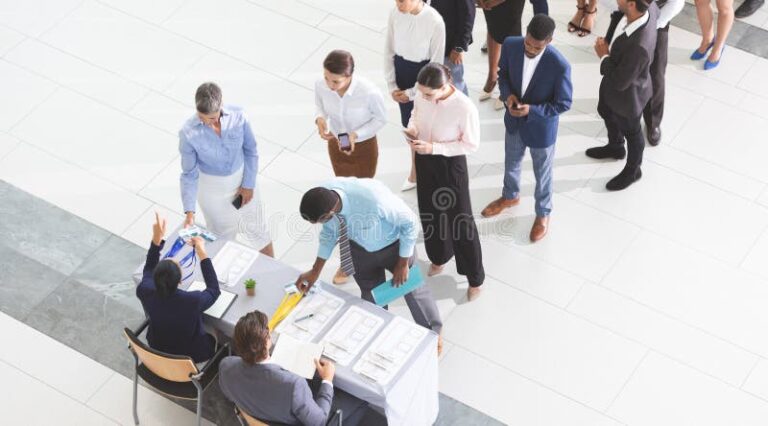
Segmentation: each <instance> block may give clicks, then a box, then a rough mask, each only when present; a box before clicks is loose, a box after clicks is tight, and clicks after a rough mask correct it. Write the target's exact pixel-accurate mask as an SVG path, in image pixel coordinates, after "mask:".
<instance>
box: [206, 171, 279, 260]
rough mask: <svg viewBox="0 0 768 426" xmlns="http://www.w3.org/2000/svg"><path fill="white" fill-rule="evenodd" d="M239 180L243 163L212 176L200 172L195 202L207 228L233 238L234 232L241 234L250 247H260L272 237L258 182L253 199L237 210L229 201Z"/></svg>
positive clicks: (258, 248) (235, 190)
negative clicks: (224, 174)
mask: <svg viewBox="0 0 768 426" xmlns="http://www.w3.org/2000/svg"><path fill="white" fill-rule="evenodd" d="M242 182H243V169H242V167H241V168H240V170H238V171H236V172H234V173H232V174H231V175H229V176H214V175H207V174H205V173H202V172H201V173H200V177H199V180H198V183H197V202H198V203H199V204H200V210H202V212H203V216H204V217H205V223H206V225H207V227H208V230H210V231H211V232H213V233H214V234H215V235H217V236H219V237H221V238H227V239H235V236H236V235H237V234H243V235H244V236H245V237H246V239H247V240H248V241H249V242H250V245H251V246H252V247H253V248H255V249H257V250H261V249H262V248H264V246H266V245H267V244H269V243H270V242H271V241H272V239H271V238H270V236H269V229H268V228H267V220H266V214H265V212H264V209H263V207H262V205H261V197H260V196H259V188H258V183H257V185H256V187H255V188H253V199H252V200H251V202H250V203H248V204H246V205H244V206H242V207H241V208H240V210H238V209H236V208H235V206H233V205H232V201H233V200H234V199H235V196H236V195H237V191H238V190H239V189H240V185H241V184H242Z"/></svg>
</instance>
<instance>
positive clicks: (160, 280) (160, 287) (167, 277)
mask: <svg viewBox="0 0 768 426" xmlns="http://www.w3.org/2000/svg"><path fill="white" fill-rule="evenodd" d="M152 278H154V280H155V289H157V294H159V295H160V297H161V298H163V299H165V298H166V297H168V296H170V295H172V294H173V293H174V292H175V291H176V289H177V288H179V283H180V282H181V268H179V265H178V264H177V263H176V262H174V261H173V260H171V259H163V260H161V261H160V262H158V264H157V266H155V270H154V271H153V272H152Z"/></svg>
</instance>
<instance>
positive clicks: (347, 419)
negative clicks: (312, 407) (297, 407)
mask: <svg viewBox="0 0 768 426" xmlns="http://www.w3.org/2000/svg"><path fill="white" fill-rule="evenodd" d="M307 382H308V383H309V388H310V389H311V390H312V395H313V396H316V395H317V393H318V391H319V390H320V386H322V384H323V381H322V379H320V376H318V375H317V373H315V377H314V378H313V379H312V380H307ZM336 410H341V414H342V419H343V423H344V425H345V426H347V425H349V426H356V425H362V424H363V422H362V420H363V418H364V417H366V414H368V411H371V409H370V407H369V406H368V403H367V402H365V401H363V400H362V399H359V398H357V397H356V396H354V395H352V394H349V393H347V392H344V391H343V390H341V389H339V388H337V387H335V386H334V388H333V401H331V411H330V412H329V413H328V418H329V419H330V418H331V417H332V416H333V414H334V413H335V412H336Z"/></svg>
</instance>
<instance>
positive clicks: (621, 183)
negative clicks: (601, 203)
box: [605, 167, 643, 191]
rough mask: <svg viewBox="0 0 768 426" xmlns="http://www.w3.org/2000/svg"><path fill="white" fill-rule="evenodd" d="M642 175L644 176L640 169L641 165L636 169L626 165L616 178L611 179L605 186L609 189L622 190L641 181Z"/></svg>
mask: <svg viewBox="0 0 768 426" xmlns="http://www.w3.org/2000/svg"><path fill="white" fill-rule="evenodd" d="M641 177H643V172H641V171H640V168H639V167H638V168H637V169H635V170H632V169H630V168H629V167H626V168H624V170H622V171H621V173H619V174H618V175H616V177H615V178H613V179H611V180H609V181H608V183H606V184H605V188H606V189H607V190H609V191H621V190H622V189H627V187H629V185H632V184H633V183H635V182H637V181H639V180H640V178H641Z"/></svg>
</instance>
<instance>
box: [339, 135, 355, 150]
mask: <svg viewBox="0 0 768 426" xmlns="http://www.w3.org/2000/svg"><path fill="white" fill-rule="evenodd" d="M338 138H339V142H340V143H341V150H342V151H349V150H351V149H352V146H351V144H350V143H349V135H348V134H347V133H339V136H338Z"/></svg>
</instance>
